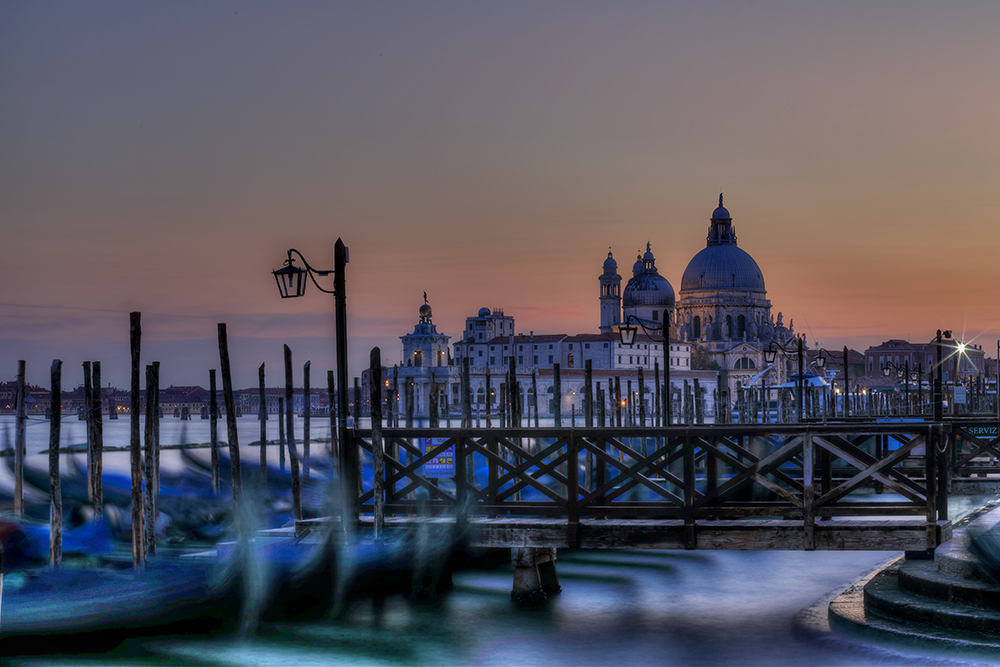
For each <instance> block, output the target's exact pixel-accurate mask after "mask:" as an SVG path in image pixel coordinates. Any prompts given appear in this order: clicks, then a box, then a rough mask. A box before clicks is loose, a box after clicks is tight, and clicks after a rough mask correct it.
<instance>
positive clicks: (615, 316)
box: [599, 248, 622, 333]
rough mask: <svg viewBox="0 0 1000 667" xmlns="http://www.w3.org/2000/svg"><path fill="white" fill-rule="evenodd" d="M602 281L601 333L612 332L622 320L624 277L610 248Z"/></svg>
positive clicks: (601, 277)
mask: <svg viewBox="0 0 1000 667" xmlns="http://www.w3.org/2000/svg"><path fill="white" fill-rule="evenodd" d="M599 280H600V282H601V333H610V332H611V330H612V327H614V325H616V324H620V323H621V321H622V277H621V276H620V275H618V262H616V261H615V258H614V257H613V256H612V255H611V248H608V258H607V259H606V260H604V273H602V274H601V276H600V278H599Z"/></svg>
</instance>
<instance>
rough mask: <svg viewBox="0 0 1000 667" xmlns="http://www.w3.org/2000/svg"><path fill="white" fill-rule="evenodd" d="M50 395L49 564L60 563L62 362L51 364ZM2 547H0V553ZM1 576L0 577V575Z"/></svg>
mask: <svg viewBox="0 0 1000 667" xmlns="http://www.w3.org/2000/svg"><path fill="white" fill-rule="evenodd" d="M51 380H52V384H51V387H52V394H51V400H50V402H49V407H50V409H49V412H50V415H51V417H50V419H49V498H50V499H51V503H50V505H49V564H51V565H52V567H56V566H58V565H59V564H60V563H61V562H62V482H61V480H60V479H59V440H60V428H61V426H62V362H61V361H60V360H58V359H56V360H55V361H53V362H52V377H51ZM2 550H3V547H0V551H2ZM0 576H2V575H0Z"/></svg>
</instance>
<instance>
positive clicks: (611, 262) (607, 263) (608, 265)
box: [480, 250, 618, 312]
mask: <svg viewBox="0 0 1000 667" xmlns="http://www.w3.org/2000/svg"><path fill="white" fill-rule="evenodd" d="M604 268H605V269H617V268H618V262H616V261H615V258H614V257H612V256H611V251H610V250H609V251H608V258H607V259H606V260H604ZM480 312H481V311H480Z"/></svg>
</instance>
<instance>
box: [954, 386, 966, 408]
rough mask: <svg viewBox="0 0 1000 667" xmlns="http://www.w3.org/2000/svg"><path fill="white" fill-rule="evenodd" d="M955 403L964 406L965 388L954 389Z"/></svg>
mask: <svg viewBox="0 0 1000 667" xmlns="http://www.w3.org/2000/svg"><path fill="white" fill-rule="evenodd" d="M955 403H956V404H958V405H965V387H955Z"/></svg>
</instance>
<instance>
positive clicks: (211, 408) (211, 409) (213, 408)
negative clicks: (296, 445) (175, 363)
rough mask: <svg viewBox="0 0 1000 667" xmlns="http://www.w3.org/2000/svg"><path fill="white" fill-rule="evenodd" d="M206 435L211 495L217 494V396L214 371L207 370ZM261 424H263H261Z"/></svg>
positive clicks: (211, 369) (212, 369)
mask: <svg viewBox="0 0 1000 667" xmlns="http://www.w3.org/2000/svg"><path fill="white" fill-rule="evenodd" d="M208 393H209V394H210V395H209V397H208V420H209V421H208V428H209V430H210V431H211V432H210V433H209V434H208V437H209V442H210V444H211V447H212V493H218V492H219V394H218V388H217V387H216V383H215V369H214V368H210V369H209V370H208ZM262 423H263V422H262Z"/></svg>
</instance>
